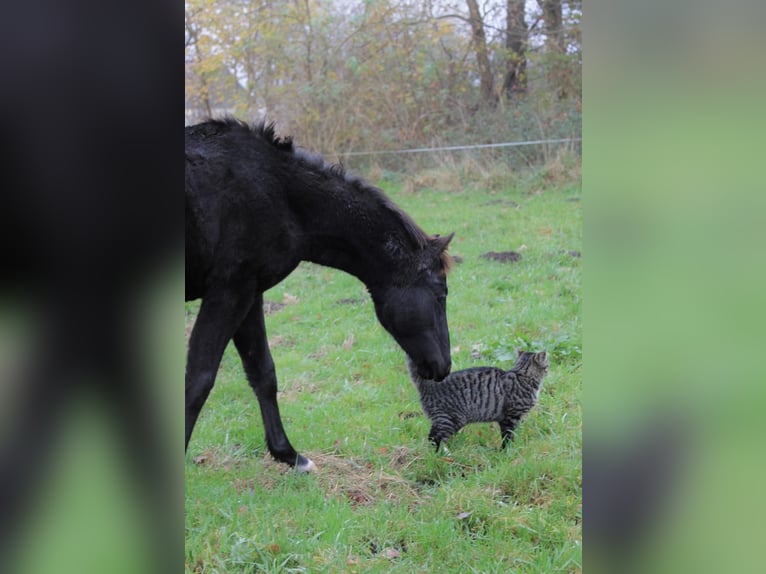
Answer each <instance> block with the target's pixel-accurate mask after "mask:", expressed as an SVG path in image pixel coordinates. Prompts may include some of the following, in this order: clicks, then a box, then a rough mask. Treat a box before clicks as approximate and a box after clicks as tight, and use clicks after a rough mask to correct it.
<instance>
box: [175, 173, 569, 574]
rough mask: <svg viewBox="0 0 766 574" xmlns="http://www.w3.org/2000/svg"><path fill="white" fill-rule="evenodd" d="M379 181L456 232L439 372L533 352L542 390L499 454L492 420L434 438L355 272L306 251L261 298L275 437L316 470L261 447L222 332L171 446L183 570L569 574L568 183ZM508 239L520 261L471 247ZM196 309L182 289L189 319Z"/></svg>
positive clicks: (253, 407) (421, 214) (430, 226)
mask: <svg viewBox="0 0 766 574" xmlns="http://www.w3.org/2000/svg"><path fill="white" fill-rule="evenodd" d="M381 185H382V186H383V187H384V189H386V191H387V192H388V193H389V195H390V196H391V197H392V198H393V199H394V201H396V202H397V203H398V204H399V205H400V206H401V207H402V208H404V209H405V210H406V211H407V212H408V213H410V214H411V215H412V216H413V217H414V219H415V220H416V221H417V222H418V223H419V224H420V225H421V226H422V227H423V228H424V229H425V230H426V231H427V232H429V233H441V234H446V233H449V232H451V231H455V239H454V240H453V242H452V244H451V246H450V252H451V253H452V254H453V255H458V256H460V257H461V258H462V260H463V261H462V263H460V264H457V265H455V266H454V268H453V271H452V273H451V274H450V277H449V280H448V282H449V290H450V293H449V297H448V301H447V307H448V317H449V325H450V333H451V338H452V347H453V353H452V357H453V369H456V370H457V369H463V368H466V367H469V366H475V365H484V364H493V365H498V366H504V367H508V366H509V365H510V364H512V361H513V354H514V352H515V350H516V349H517V348H529V349H538V350H543V349H544V350H547V351H548V352H549V353H550V358H551V368H550V372H549V374H548V376H547V378H546V380H545V383H544V386H543V391H542V392H541V395H540V402H539V404H538V405H537V407H536V408H535V409H533V411H532V412H531V413H530V415H529V416H528V418H527V419H526V420H525V421H523V422H522V424H521V426H520V428H519V431H518V432H517V436H516V440H515V442H514V443H513V444H512V446H510V447H509V448H508V449H507V450H506V451H501V450H500V433H499V430H498V428H497V425H494V424H492V425H490V424H478V425H469V426H468V427H466V428H465V429H463V430H462V431H461V432H460V433H458V434H457V435H455V436H454V437H452V438H451V439H450V440H449V441H448V443H447V446H448V448H449V455H445V454H444V453H439V454H436V453H434V452H433V451H432V449H431V447H430V445H429V444H428V442H427V439H426V436H427V433H428V429H429V423H428V421H427V419H426V418H425V416H424V415H423V414H422V413H421V411H420V406H419V403H418V398H417V393H416V391H415V388H414V387H413V386H412V384H411V383H410V381H409V379H408V378H407V375H406V371H405V366H404V356H403V353H402V351H401V350H400V349H399V348H398V347H397V346H396V344H395V343H394V341H393V339H391V338H390V336H389V335H388V334H387V333H386V332H385V331H384V330H383V328H382V327H381V326H380V325H379V324H378V323H377V321H376V319H375V316H374V311H373V308H372V304H371V303H370V301H369V297H368V295H367V294H366V292H365V290H364V287H363V285H362V284H361V283H360V282H359V281H358V280H356V279H355V278H353V277H350V276H348V275H345V274H343V273H341V272H339V271H335V270H333V269H328V268H324V267H319V266H316V265H311V264H302V265H301V266H300V267H299V269H298V270H297V271H296V272H294V273H293V274H292V275H291V276H290V277H288V278H287V279H286V280H285V281H284V282H282V283H281V284H279V285H278V286H276V287H275V288H274V289H272V290H270V291H268V292H267V293H266V294H265V299H266V300H267V301H275V302H282V303H285V307H284V308H282V309H281V310H279V311H277V312H274V313H272V314H270V315H268V316H267V328H268V330H269V336H270V340H271V349H272V354H273V356H274V361H275V363H276V365H277V376H278V378H279V381H280V408H281V411H282V416H283V420H284V423H285V426H286V429H287V432H288V435H289V437H290V440H291V442H292V443H293V445H294V446H295V447H296V448H297V449H298V450H299V451H300V452H303V453H305V454H307V455H308V456H309V457H311V458H312V459H313V460H314V462H315V463H316V464H317V466H318V469H317V472H315V473H312V474H310V475H299V474H297V473H295V472H292V471H289V470H288V469H287V468H286V467H285V466H284V465H280V464H277V463H275V462H273V460H272V459H270V457H269V455H268V454H267V452H266V449H265V441H264V434H263V427H262V424H261V418H260V412H259V409H258V405H257V401H256V400H255V397H254V396H253V394H252V391H251V390H250V388H249V387H248V386H247V383H246V381H245V379H244V374H243V372H242V368H241V364H240V362H239V358H238V356H237V355H236V352H235V350H234V348H233V345H230V346H229V348H228V349H227V352H226V354H225V356H224V358H223V362H222V364H221V369H220V371H219V374H218V378H217V381H216V386H215V388H214V389H213V391H212V393H211V395H210V398H209V399H208V402H207V404H206V406H205V409H204V410H203V412H202V415H201V417H200V419H199V421H198V423H197V426H196V428H195V433H194V436H193V437H192V441H191V444H190V446H189V452H188V454H187V458H186V460H187V462H186V571H187V572H199V573H216V572H243V573H249V572H328V573H329V572H387V573H388V572H407V573H409V572H431V573H433V572H487V573H490V572H546V573H547V572H579V571H581V569H582V567H581V560H582V547H581V540H582V538H581V486H582V473H581V467H580V461H581V457H580V451H581V430H582V422H581V421H582V419H581V405H580V397H581V362H582V358H581V340H582V339H581V324H580V308H581V306H580V271H581V260H580V259H579V258H578V257H577V256H575V255H573V254H571V253H569V252H570V251H578V252H579V251H580V249H581V240H582V237H581V227H582V226H581V205H580V203H579V197H580V188H579V186H578V185H570V186H566V185H564V186H561V185H560V186H559V187H553V188H548V189H545V190H544V191H542V192H539V193H534V194H530V193H526V192H524V191H522V190H514V189H508V190H505V191H502V192H497V193H489V192H481V191H471V192H470V193H469V192H463V193H449V194H445V193H443V192H442V193H439V192H436V191H429V190H425V191H418V192H417V193H415V194H404V193H403V192H402V190H401V187H400V186H397V185H396V184H391V183H387V182H383V183H382V184H381ZM509 250H514V251H519V252H520V253H521V254H522V257H521V260H520V261H518V262H514V263H500V262H496V261H488V260H485V259H483V258H482V257H481V255H482V254H483V253H485V252H488V251H509ZM344 300H345V301H344ZM348 300H352V301H351V302H349V301H348ZM196 309H197V304H195V303H190V304H187V315H188V321H189V322H191V321H192V320H193V316H194V313H195V312H196Z"/></svg>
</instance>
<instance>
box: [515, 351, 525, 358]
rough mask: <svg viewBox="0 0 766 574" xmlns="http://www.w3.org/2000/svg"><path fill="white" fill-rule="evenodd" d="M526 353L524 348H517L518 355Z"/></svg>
mask: <svg viewBox="0 0 766 574" xmlns="http://www.w3.org/2000/svg"><path fill="white" fill-rule="evenodd" d="M523 354H524V349H516V357H521V356H522V355H523Z"/></svg>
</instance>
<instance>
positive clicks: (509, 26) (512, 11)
mask: <svg viewBox="0 0 766 574" xmlns="http://www.w3.org/2000/svg"><path fill="white" fill-rule="evenodd" d="M525 5H526V3H525V2H524V0H507V5H506V28H505V50H506V69H505V77H504V79H503V94H504V95H505V97H507V98H510V97H512V96H514V95H515V94H521V93H525V92H526V91H527V23H526V20H525V12H526V10H525V8H526V6H525Z"/></svg>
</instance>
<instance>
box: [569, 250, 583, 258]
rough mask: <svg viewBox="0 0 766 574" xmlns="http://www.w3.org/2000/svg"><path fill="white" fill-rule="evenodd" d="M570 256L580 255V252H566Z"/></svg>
mask: <svg viewBox="0 0 766 574" xmlns="http://www.w3.org/2000/svg"><path fill="white" fill-rule="evenodd" d="M566 253H567V255H569V256H570V257H582V253H580V252H579V251H575V250H571V251H567V252H566Z"/></svg>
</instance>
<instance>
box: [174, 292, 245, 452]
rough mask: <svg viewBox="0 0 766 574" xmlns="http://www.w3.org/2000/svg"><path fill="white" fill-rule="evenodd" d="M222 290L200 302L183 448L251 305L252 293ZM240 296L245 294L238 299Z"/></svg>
mask: <svg viewBox="0 0 766 574" xmlns="http://www.w3.org/2000/svg"><path fill="white" fill-rule="evenodd" d="M254 289H255V287H254V286H253V288H252V289H249V288H245V289H241V290H240V291H234V290H222V291H218V292H216V293H211V294H210V295H208V296H207V297H206V298H205V299H203V300H202V304H201V305H200V309H199V314H198V315H197V320H196V321H195V323H194V329H192V333H191V337H190V338H189V352H188V356H187V361H186V446H185V448H188V446H189V439H190V438H191V434H192V431H193V430H194V425H195V423H196V422H197V418H198V417H199V413H200V411H201V410H202V407H203V406H204V404H205V401H206V400H207V397H208V395H209V394H210V391H211V390H212V389H213V384H214V383H215V376H216V373H217V372H218V366H219V365H220V363H221V357H223V352H224V351H225V350H226V345H227V344H228V343H229V340H231V337H232V335H234V332H235V331H236V329H237V327H238V326H239V325H240V323H241V322H242V319H243V318H244V317H245V315H246V314H247V313H248V311H249V310H250V307H251V306H252V304H253V295H252V293H253V291H254ZM240 293H247V295H246V296H242V295H241V294H240Z"/></svg>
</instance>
